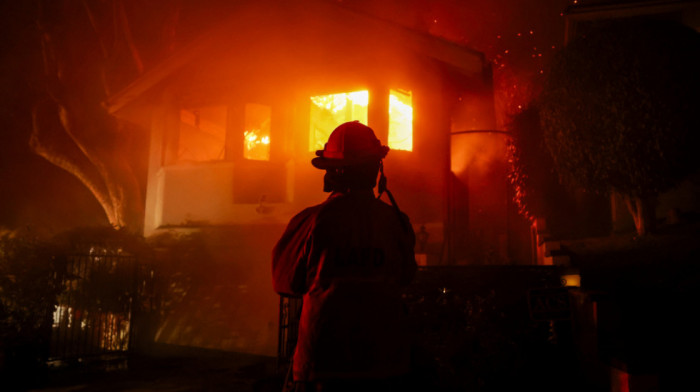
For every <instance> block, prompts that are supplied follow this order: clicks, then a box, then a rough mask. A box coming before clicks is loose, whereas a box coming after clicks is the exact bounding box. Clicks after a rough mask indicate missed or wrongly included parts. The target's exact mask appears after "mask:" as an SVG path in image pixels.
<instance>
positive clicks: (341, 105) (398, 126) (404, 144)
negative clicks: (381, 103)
mask: <svg viewBox="0 0 700 392" xmlns="http://www.w3.org/2000/svg"><path fill="white" fill-rule="evenodd" d="M411 98H412V96H411V92H410V91H405V90H398V89H392V90H391V93H390V94H389V130H388V141H387V143H388V145H389V147H390V148H391V149H393V150H405V151H412V150H413V105H412V101H411ZM369 102H370V99H369V91H367V90H361V91H354V92H349V93H339V94H329V95H319V96H314V97H311V116H310V118H311V124H310V125H311V126H310V130H309V151H316V150H320V149H323V144H324V143H325V141H326V140H328V136H330V134H331V132H332V131H333V129H335V127H336V126H337V125H338V124H342V123H344V122H346V121H355V120H357V121H359V122H361V123H363V124H367V112H368V107H369ZM369 125H370V126H371V124H369Z"/></svg>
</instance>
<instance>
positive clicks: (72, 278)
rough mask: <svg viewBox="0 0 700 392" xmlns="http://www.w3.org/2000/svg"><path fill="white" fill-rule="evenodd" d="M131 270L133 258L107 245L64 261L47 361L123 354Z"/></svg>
mask: <svg viewBox="0 0 700 392" xmlns="http://www.w3.org/2000/svg"><path fill="white" fill-rule="evenodd" d="M137 267H138V265H137V262H136V257H135V256H133V255H131V254H129V253H126V252H123V250H122V249H121V248H119V247H113V246H110V247H106V246H88V247H82V248H81V250H80V251H78V252H76V253H73V254H71V255H69V256H68V257H67V260H66V277H65V279H64V280H63V291H62V293H61V294H60V296H59V299H58V305H57V307H56V309H55V310H54V313H53V323H52V330H51V347H50V353H49V358H50V359H52V360H56V359H76V358H83V357H87V356H98V355H101V354H109V353H124V352H126V351H127V350H128V349H129V346H130V343H131V330H132V310H133V307H134V306H135V299H136V292H137V289H138V280H137V271H138V270H137Z"/></svg>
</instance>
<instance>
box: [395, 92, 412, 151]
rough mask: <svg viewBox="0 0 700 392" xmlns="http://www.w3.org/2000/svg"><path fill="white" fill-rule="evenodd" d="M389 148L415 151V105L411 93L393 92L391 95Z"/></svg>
mask: <svg viewBox="0 0 700 392" xmlns="http://www.w3.org/2000/svg"><path fill="white" fill-rule="evenodd" d="M389 148H391V149H392V150H405V151H412V150H413V104H412V102H411V92H410V91H404V90H391V91H390V93H389Z"/></svg>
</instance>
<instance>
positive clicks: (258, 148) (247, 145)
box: [243, 103, 272, 161]
mask: <svg viewBox="0 0 700 392" xmlns="http://www.w3.org/2000/svg"><path fill="white" fill-rule="evenodd" d="M271 113H272V111H271V109H270V107H269V106H265V105H258V104H252V103H249V104H246V105H245V131H244V132H243V137H244V142H243V157H244V158H245V159H252V160H256V161H269V160H270V119H271V118H272V115H271Z"/></svg>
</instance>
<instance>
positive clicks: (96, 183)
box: [29, 0, 143, 232]
mask: <svg viewBox="0 0 700 392" xmlns="http://www.w3.org/2000/svg"><path fill="white" fill-rule="evenodd" d="M39 5H40V7H39V18H38V20H37V22H38V23H37V27H38V28H39V30H40V32H41V36H40V38H41V45H42V54H43V60H44V80H43V82H44V84H45V92H46V95H45V98H44V99H42V100H41V101H40V102H38V103H37V104H36V105H35V107H34V109H33V112H32V117H33V130H32V135H31V138H30V142H29V143H30V147H31V148H32V150H33V151H34V152H35V153H37V154H38V155H40V156H41V157H43V158H45V159H46V160H48V161H49V162H51V163H53V164H54V165H56V166H58V167H60V168H62V169H64V170H66V171H67V172H69V173H71V174H73V175H74V176H76V177H77V178H78V180H80V181H81V182H82V183H83V184H84V185H85V186H86V187H87V188H88V189H89V190H90V192H91V193H92V194H93V195H94V196H95V198H96V199H97V201H98V202H99V203H100V205H101V206H102V208H103V210H104V212H105V215H106V217H107V219H108V221H109V223H110V224H111V225H112V226H113V227H114V228H116V229H124V228H126V229H128V230H130V231H135V232H136V231H139V230H140V229H141V228H142V225H143V201H142V199H141V189H140V185H139V183H138V181H137V177H136V175H135V173H134V170H133V168H132V165H131V164H130V162H129V157H130V156H131V154H129V149H130V145H129V143H128V139H129V138H130V136H132V134H131V133H130V130H129V129H128V128H127V126H126V124H123V123H120V122H119V121H118V120H117V119H115V118H114V117H112V116H110V115H109V114H108V113H107V112H106V110H105V109H104V107H103V106H102V105H101V102H102V101H103V100H104V99H105V97H106V96H107V95H108V94H109V92H110V90H111V87H112V86H119V83H116V84H115V81H119V82H122V83H123V81H121V79H123V78H124V77H125V75H126V76H130V77H133V76H134V75H138V74H141V73H142V72H143V62H142V59H141V57H140V54H139V52H138V49H137V47H136V45H135V43H134V40H133V36H132V34H131V26H130V25H129V20H128V17H127V14H126V11H125V8H124V4H123V2H122V1H121V0H113V1H110V2H107V3H96V2H88V1H85V0H82V1H80V0H79V1H78V2H71V1H65V2H61V3H52V2H50V1H46V2H40V3H39ZM55 12H62V13H65V15H66V18H67V19H65V21H64V22H63V24H60V23H57V22H56V21H57V20H61V19H56V18H54V17H49V16H50V15H53V13H55ZM44 22H46V23H44ZM67 24H70V27H68V26H67ZM124 47H125V48H127V50H126V54H125V56H124V54H123V53H124V52H123V51H122V48H124ZM124 57H125V58H124Z"/></svg>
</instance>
